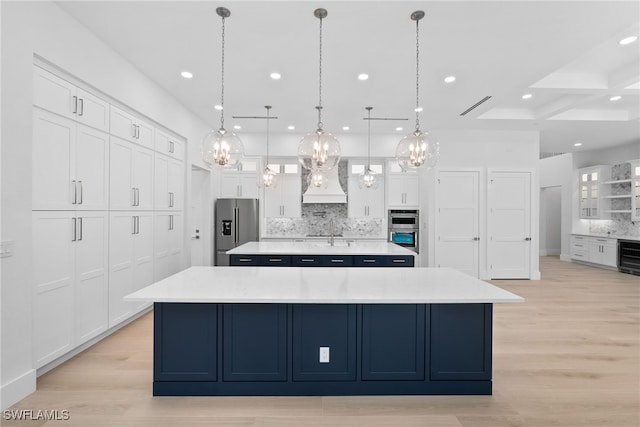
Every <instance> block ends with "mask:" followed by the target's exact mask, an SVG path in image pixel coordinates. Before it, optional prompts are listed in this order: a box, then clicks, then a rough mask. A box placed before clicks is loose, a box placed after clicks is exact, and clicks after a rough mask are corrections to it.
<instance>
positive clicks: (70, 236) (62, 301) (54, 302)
mask: <svg viewBox="0 0 640 427" xmlns="http://www.w3.org/2000/svg"><path fill="white" fill-rule="evenodd" d="M73 218H74V216H73V212H35V211H34V212H33V217H32V221H33V227H32V229H33V234H32V242H33V252H32V267H33V268H32V271H33V275H34V284H35V292H34V295H35V302H34V306H33V310H34V311H33V313H34V317H33V319H34V320H33V321H34V325H33V331H34V332H33V333H34V357H35V367H36V368H39V367H41V366H44V365H45V364H47V363H49V362H51V361H52V360H54V359H56V358H57V357H59V356H61V355H63V354H64V353H66V352H67V351H69V350H71V348H72V347H73V344H74V333H73V326H74V325H73V316H74V314H73V313H74V292H73V283H74V273H75V262H74V244H75V240H76V227H74V226H75V225H76V222H75V221H74V220H73Z"/></svg>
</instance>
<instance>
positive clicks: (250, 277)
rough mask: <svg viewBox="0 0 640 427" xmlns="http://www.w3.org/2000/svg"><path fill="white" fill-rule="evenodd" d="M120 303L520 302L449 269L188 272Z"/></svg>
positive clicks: (225, 269)
mask: <svg viewBox="0 0 640 427" xmlns="http://www.w3.org/2000/svg"><path fill="white" fill-rule="evenodd" d="M124 299H125V301H152V302H185V303H186V302H192V303H265V304H266V303H287V304H447V303H468V304H473V303H514V302H523V301H524V299H523V298H521V297H519V296H518V295H515V294H513V293H511V292H508V291H505V290H504V289H501V288H499V287H497V286H494V285H492V284H490V283H486V282H483V281H481V280H478V279H476V278H474V277H471V276H469V275H467V274H465V273H462V272H460V271H457V270H454V269H450V268H393V267H357V268H349V267H325V268H313V267H191V268H188V269H186V270H183V271H181V272H179V273H177V274H174V275H173V276H170V277H167V278H166V279H163V280H161V281H159V282H156V283H154V284H152V285H149V286H147V287H146V288H143V289H140V290H139V291H137V292H134V293H132V294H130V295H127V296H126V297H125V298H124Z"/></svg>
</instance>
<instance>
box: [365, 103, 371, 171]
mask: <svg viewBox="0 0 640 427" xmlns="http://www.w3.org/2000/svg"><path fill="white" fill-rule="evenodd" d="M371 109H372V107H367V170H366V172H368V171H369V170H371Z"/></svg>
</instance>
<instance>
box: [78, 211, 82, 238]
mask: <svg viewBox="0 0 640 427" xmlns="http://www.w3.org/2000/svg"><path fill="white" fill-rule="evenodd" d="M78 229H79V231H78V236H79V237H78V241H80V240H82V217H80V218H78Z"/></svg>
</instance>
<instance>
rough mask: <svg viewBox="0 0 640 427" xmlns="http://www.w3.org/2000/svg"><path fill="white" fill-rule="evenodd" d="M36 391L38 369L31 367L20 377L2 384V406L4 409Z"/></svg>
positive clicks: (0, 391) (0, 399) (0, 394)
mask: <svg viewBox="0 0 640 427" xmlns="http://www.w3.org/2000/svg"><path fill="white" fill-rule="evenodd" d="M34 391H36V370H35V369H30V370H28V371H27V372H25V373H24V374H22V375H20V376H19V377H18V378H15V379H13V380H11V381H9V382H8V383H6V384H2V388H0V408H2V410H3V411H4V410H5V409H7V408H9V407H10V406H11V405H13V404H15V403H17V402H19V401H21V400H22V399H24V398H25V397H27V396H29V395H30V394H31V393H33V392H34Z"/></svg>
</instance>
